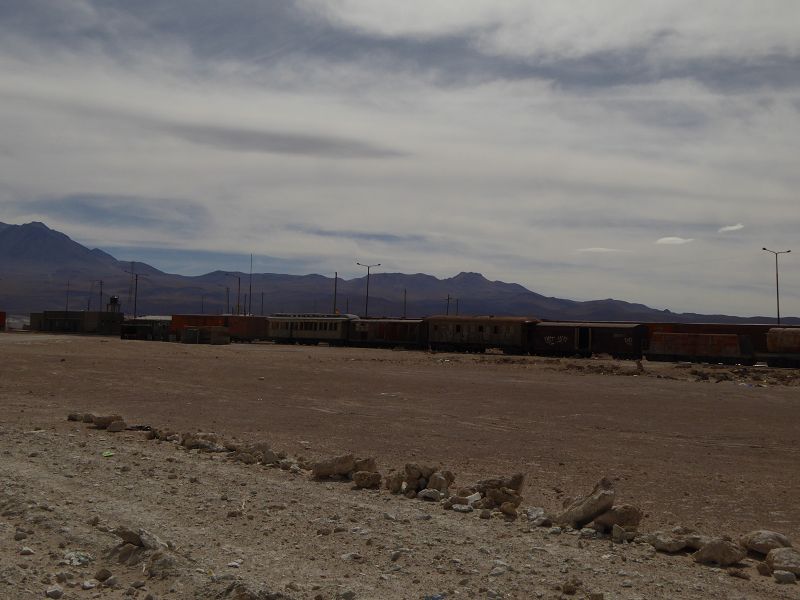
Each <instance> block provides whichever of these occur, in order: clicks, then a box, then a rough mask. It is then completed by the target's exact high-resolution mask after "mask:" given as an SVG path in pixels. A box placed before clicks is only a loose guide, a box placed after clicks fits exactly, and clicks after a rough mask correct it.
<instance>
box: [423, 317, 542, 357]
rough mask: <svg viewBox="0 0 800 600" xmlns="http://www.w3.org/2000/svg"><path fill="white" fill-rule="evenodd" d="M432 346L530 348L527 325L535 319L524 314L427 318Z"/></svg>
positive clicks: (506, 350)
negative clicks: (515, 315) (516, 315)
mask: <svg viewBox="0 0 800 600" xmlns="http://www.w3.org/2000/svg"><path fill="white" fill-rule="evenodd" d="M425 323H426V324H427V329H428V346H429V347H430V348H431V350H445V351H462V352H485V351H486V349H487V348H498V349H500V350H502V351H503V352H504V353H506V354H524V353H526V352H528V337H529V334H528V328H529V327H530V325H531V324H533V323H536V320H535V319H528V318H525V317H492V316H490V317H460V316H459V317H451V316H437V317H427V318H426V319H425Z"/></svg>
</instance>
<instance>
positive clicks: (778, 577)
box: [772, 571, 797, 583]
mask: <svg viewBox="0 0 800 600" xmlns="http://www.w3.org/2000/svg"><path fill="white" fill-rule="evenodd" d="M772 577H773V578H774V579H775V581H777V582H778V583H797V576H796V575H795V574H794V573H791V572H789V571H775V572H773V573H772Z"/></svg>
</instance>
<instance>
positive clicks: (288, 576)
mask: <svg viewBox="0 0 800 600" xmlns="http://www.w3.org/2000/svg"><path fill="white" fill-rule="evenodd" d="M0 406H2V409H3V410H2V413H0V414H2V416H0V450H1V451H2V452H3V456H2V461H0V475H1V476H2V481H3V487H4V496H2V497H0V503H2V504H1V505H0V539H2V543H0V597H9V598H28V597H30V598H41V597H45V591H46V590H47V589H48V588H50V587H51V586H55V585H58V586H60V587H61V588H62V589H63V590H64V595H63V597H64V598H79V597H86V598H89V597H103V598H106V597H120V598H123V597H134V598H146V597H147V596H148V594H149V595H151V597H153V598H155V597H165V598H226V597H231V598H250V597H253V598H268V597H275V598H278V597H287V598H325V599H327V598H331V599H333V598H337V597H339V598H359V599H361V598H425V597H430V598H444V597H447V598H451V597H469V598H473V597H475V598H486V597H490V598H492V597H494V598H500V597H507V598H532V597H541V598H560V597H562V596H564V594H566V592H567V591H570V590H569V587H566V588H565V587H564V582H566V581H567V580H569V579H570V578H576V579H577V580H579V581H580V585H578V586H577V590H578V591H577V594H576V595H574V596H572V597H578V598H582V597H590V596H589V595H590V594H592V593H594V594H599V593H602V594H604V596H602V597H603V598H606V599H608V598H630V599H633V598H661V597H664V598H798V597H800V594H799V592H798V586H796V585H794V586H792V585H789V586H779V585H777V584H776V583H775V582H774V581H773V580H772V579H771V578H767V577H761V576H759V575H758V574H757V573H756V571H755V569H754V568H753V564H754V562H753V561H752V559H749V558H748V559H746V560H747V561H748V562H746V563H745V565H744V566H745V570H746V571H747V573H748V574H750V575H752V578H751V579H750V580H745V579H741V578H736V577H730V576H729V575H728V574H727V573H726V572H725V571H724V570H720V569H714V568H710V567H705V566H700V565H697V564H695V563H694V562H693V561H692V560H691V558H690V557H689V556H686V555H678V556H667V555H662V554H655V553H654V552H653V551H652V547H650V546H647V545H643V544H622V545H619V544H612V543H611V542H610V541H609V540H608V539H582V538H581V537H580V536H579V535H578V532H565V533H563V534H562V535H555V534H552V533H550V532H549V531H548V530H547V529H546V528H531V527H530V525H529V524H527V523H526V521H525V519H518V520H516V521H506V520H504V519H501V518H493V519H490V520H482V519H479V518H478V517H477V516H476V515H474V514H466V515H456V514H453V513H452V512H449V511H442V509H441V508H440V507H438V506H437V505H435V503H427V502H423V501H420V500H406V499H404V498H402V497H398V496H392V495H390V494H389V493H388V492H387V491H385V490H381V491H380V492H378V491H353V490H351V489H350V486H349V485H348V484H345V483H319V482H313V481H310V480H309V477H308V474H307V473H305V472H298V473H291V472H288V471H282V470H279V469H274V468H266V467H262V466H260V465H250V466H247V465H242V464H238V463H237V464H234V463H231V462H230V461H228V460H226V459H225V457H224V455H220V454H201V453H197V452H196V451H191V452H187V451H185V450H184V449H183V448H181V447H180V446H177V445H176V444H169V443H157V442H154V441H148V440H146V439H145V436H144V434H143V433H142V432H137V431H126V432H122V433H118V434H111V433H108V432H105V431H97V430H94V429H91V428H89V427H88V426H86V425H84V424H81V423H73V422H67V421H66V416H67V413H68V412H71V411H79V412H91V413H95V414H108V413H119V414H121V415H123V416H124V417H125V419H126V421H127V422H128V423H129V424H141V425H149V426H152V427H157V428H162V429H174V430H176V431H181V432H184V431H204V432H208V431H213V432H217V433H219V434H220V435H222V436H224V437H225V438H226V439H231V440H239V441H246V442H257V441H267V442H269V443H270V445H271V446H272V447H273V449H277V450H282V451H285V452H286V453H287V454H288V455H289V456H290V457H295V458H297V460H298V461H299V462H301V463H302V462H303V459H311V460H314V459H321V458H325V457H329V456H332V455H336V454H342V453H344V452H353V453H355V454H357V455H359V456H374V457H375V458H376V459H377V461H378V466H379V469H380V470H381V472H384V473H386V472H388V471H389V470H390V469H393V468H394V469H401V468H402V467H403V465H404V464H405V463H407V462H419V463H431V464H435V465H442V466H443V467H444V468H447V469H450V470H451V471H453V472H454V473H455V475H456V485H457V486H458V485H464V484H467V483H469V482H472V481H475V480H477V479H480V478H484V477H488V476H494V475H507V474H511V473H514V472H518V471H522V472H524V473H525V474H526V485H525V487H524V489H523V496H524V502H523V508H524V507H525V506H541V507H544V508H545V509H546V510H548V511H556V510H558V509H559V508H560V507H561V505H562V502H563V500H564V499H565V498H567V497H571V496H574V495H578V494H583V493H586V492H588V491H589V490H590V489H591V488H592V486H593V485H594V484H595V483H596V482H597V481H598V480H599V479H600V478H601V477H603V476H607V477H609V478H610V479H611V480H613V482H614V485H615V489H616V494H617V499H618V502H629V503H633V504H636V505H638V506H640V507H642V509H643V510H644V511H645V513H646V516H645V518H644V520H643V522H642V524H641V527H640V529H642V530H646V531H653V530H656V529H671V528H672V527H674V526H676V525H683V526H687V527H691V528H693V529H696V530H697V531H699V532H701V533H704V534H707V535H714V536H718V535H730V536H732V537H734V538H736V537H738V536H739V535H741V534H743V533H745V532H747V531H749V530H752V529H760V528H766V529H772V530H775V531H778V532H781V533H784V534H786V535H787V536H788V537H790V538H792V539H794V540H798V539H800V511H798V510H797V498H798V496H799V494H798V492H800V476H798V473H800V426H798V417H800V373H798V372H797V371H783V370H773V369H767V368H757V367H749V368H741V367H740V368H737V367H724V368H722V367H715V366H703V367H698V366H692V365H674V364H667V363H658V364H652V363H647V362H645V363H643V364H642V365H641V366H639V365H637V363H635V362H628V361H613V360H610V359H609V360H576V359H560V360H559V359H545V358H537V357H513V358H512V357H506V356H502V355H459V354H442V353H438V354H432V353H425V352H410V351H391V350H367V349H347V348H328V347H302V346H276V345H271V344H252V345H231V346H189V345H177V344H169V343H157V342H135V341H122V340H117V339H109V338H89V337H73V336H47V335H35V334H13V333H9V334H0ZM103 451H110V452H113V453H114V454H113V456H108V457H103V456H102V452H103ZM231 515H232V516H231ZM92 517H97V522H96V523H93V522H92V521H90V520H91V519H92ZM120 524H130V525H132V526H136V527H143V528H145V529H147V530H148V531H152V532H154V533H156V535H158V536H159V537H160V538H161V539H162V540H164V541H169V542H170V547H169V551H170V553H171V556H172V558H171V559H170V560H171V561H172V562H173V563H174V564H171V565H170V568H164V569H162V573H161V574H160V575H159V572H158V569H151V570H150V571H148V570H147V568H145V567H146V565H145V566H143V567H142V568H139V567H137V568H135V569H134V568H130V567H128V566H126V565H120V564H119V563H118V562H117V561H116V557H115V556H112V555H109V554H108V552H109V549H111V548H113V547H114V545H115V542H119V539H117V538H115V536H114V535H113V534H112V533H110V530H111V529H113V528H114V527H117V526H119V525H120ZM328 530H330V531H329V532H328ZM26 531H30V533H26ZM20 532H21V533H20ZM22 535H24V536H25V537H22ZM16 537H20V538H21V539H15V538H16ZM77 546H81V547H82V549H84V550H86V549H88V550H86V551H88V552H89V553H90V554H91V555H92V557H93V559H92V561H91V562H90V563H89V564H88V565H82V566H80V565H70V564H67V565H64V564H59V563H63V562H65V559H64V553H65V552H69V551H70V550H74V549H75V547H77ZM23 547H26V548H27V549H29V550H32V554H29V555H21V554H20V552H21V549H22V548H23ZM398 552H399V557H398V556H397V553H398ZM237 561H241V562H239V563H238V564H237V566H230V565H231V564H234V563H236V562H237ZM67 562H69V561H67ZM103 566H105V567H107V568H109V569H110V570H111V571H112V572H113V573H114V577H115V579H119V582H118V584H117V585H115V586H105V587H103V586H98V587H93V588H90V589H87V590H83V589H81V587H82V584H83V582H84V581H87V582H88V583H89V584H90V585H91V584H92V581H94V580H93V579H92V577H93V576H94V575H95V574H96V573H95V572H96V571H97V569H98V568H101V567H103ZM137 569H138V570H137ZM143 569H144V571H143ZM498 570H499V571H500V573H498V572H497V571H498ZM492 573H494V574H492ZM68 575H71V576H72V577H71V578H67V576H68ZM148 575H149V576H148ZM59 580H61V581H59ZM239 582H241V583H242V585H248V586H250V588H248V590H249V591H246V592H245V591H242V590H243V588H241V587H240V588H238V589H234V588H235V585H236V584H237V583H239ZM95 583H97V582H95ZM132 584H136V586H138V585H139V584H141V586H139V587H136V586H134V585H132ZM259 586H262V587H264V588H265V589H266V588H269V590H271V592H270V593H269V594H268V593H267V592H266V591H264V592H263V593H262V594H261V595H259V593H258V591H257V588H258V587H259ZM4 587H5V590H6V591H5V592H4V591H3V590H4ZM565 590H566V591H565ZM4 594H6V595H4ZM8 594H10V595H8ZM237 594H238V596H237ZM246 594H251V595H250V596H247V595H246ZM350 594H352V595H350ZM442 594H444V595H442ZM564 597H566V596H564ZM595 597H598V598H599V597H600V596H595Z"/></svg>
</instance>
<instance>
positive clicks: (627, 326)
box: [536, 321, 642, 329]
mask: <svg viewBox="0 0 800 600" xmlns="http://www.w3.org/2000/svg"><path fill="white" fill-rule="evenodd" d="M536 326H537V327H595V328H598V329H600V328H610V329H633V328H635V327H642V324H641V323H582V322H580V321H540V322H539V323H538V324H537V325H536Z"/></svg>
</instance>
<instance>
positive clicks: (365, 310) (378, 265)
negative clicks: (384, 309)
mask: <svg viewBox="0 0 800 600" xmlns="http://www.w3.org/2000/svg"><path fill="white" fill-rule="evenodd" d="M356 264H357V265H358V266H359V267H367V295H366V298H365V299H364V318H365V319H366V318H367V317H369V270H370V269H372V268H373V267H380V266H381V263H377V264H375V265H362V264H361V263H360V262H356Z"/></svg>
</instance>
